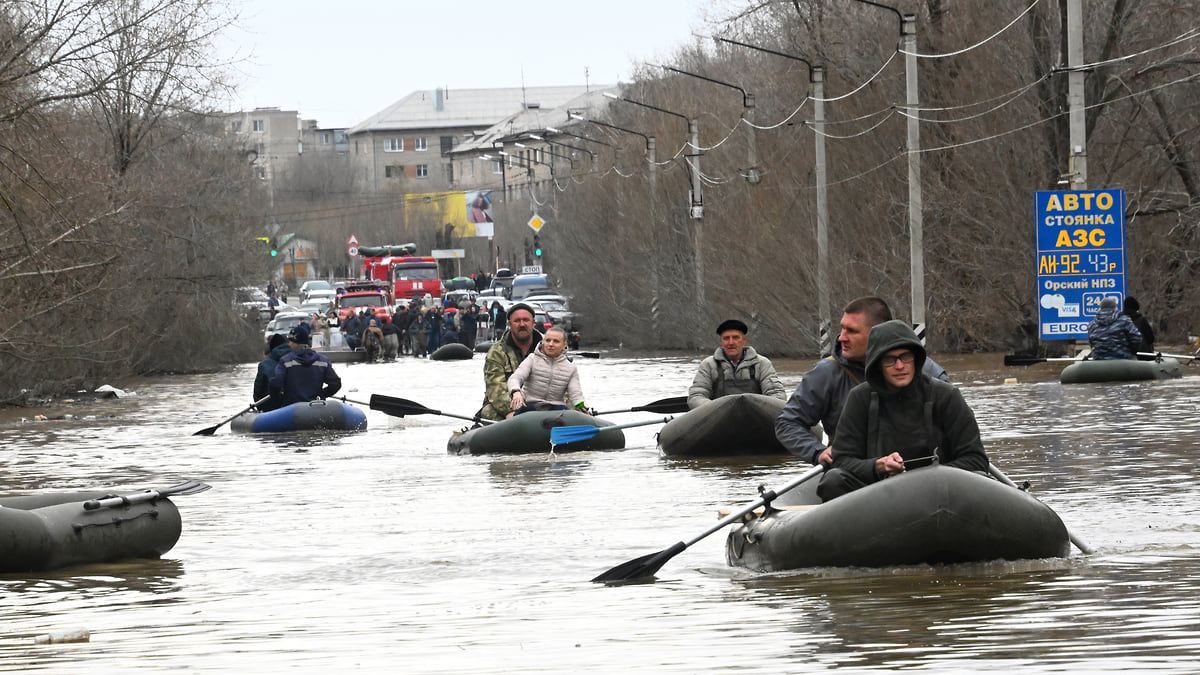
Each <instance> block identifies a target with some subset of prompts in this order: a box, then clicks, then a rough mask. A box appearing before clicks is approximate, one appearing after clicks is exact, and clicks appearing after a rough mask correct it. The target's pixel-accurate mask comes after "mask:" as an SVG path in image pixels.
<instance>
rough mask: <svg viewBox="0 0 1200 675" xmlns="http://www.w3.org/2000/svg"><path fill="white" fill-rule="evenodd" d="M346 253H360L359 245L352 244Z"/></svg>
mask: <svg viewBox="0 0 1200 675" xmlns="http://www.w3.org/2000/svg"><path fill="white" fill-rule="evenodd" d="M346 253H348V254H350V255H352V256H355V255H358V247H357V246H351V247H350V248H348V249H346Z"/></svg>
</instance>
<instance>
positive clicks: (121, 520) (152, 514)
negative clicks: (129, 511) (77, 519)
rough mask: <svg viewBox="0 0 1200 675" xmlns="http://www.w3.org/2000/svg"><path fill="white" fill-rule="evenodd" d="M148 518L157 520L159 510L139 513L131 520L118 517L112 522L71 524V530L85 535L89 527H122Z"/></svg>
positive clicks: (131, 517)
mask: <svg viewBox="0 0 1200 675" xmlns="http://www.w3.org/2000/svg"><path fill="white" fill-rule="evenodd" d="M146 516H149V517H150V518H155V519H157V518H158V509H152V510H150V511H143V512H142V513H139V514H137V515H136V516H130V517H129V518H121V517H118V516H114V517H113V518H112V519H111V520H106V521H102V522H96V523H71V529H72V530H74V531H75V534H83V531H84V530H85V529H87V528H89V527H105V526H108V525H112V526H114V527H120V526H121V525H122V524H123V523H129V522H132V521H135V520H137V519H138V518H143V517H146Z"/></svg>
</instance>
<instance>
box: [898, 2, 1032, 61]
mask: <svg viewBox="0 0 1200 675" xmlns="http://www.w3.org/2000/svg"><path fill="white" fill-rule="evenodd" d="M1039 2H1041V0H1033V3H1032V4H1030V5H1029V6H1028V7H1026V8H1025V11H1023V12H1021V13H1020V14H1018V15H1017V16H1016V17H1015V18H1014V19H1013V20H1012V21H1009V22H1008V24H1006V25H1005V26H1004V27H1003V28H1001V29H1000V30H998V31H996V32H995V33H992V34H991V35H989V36H987V37H986V38H984V39H982V40H980V41H979V42H976V43H975V44H973V45H971V46H970V47H964V48H962V49H960V50H958V51H955V52H946V53H944V54H918V53H916V52H906V51H904V50H903V49H898V50H896V51H897V52H899V53H901V54H904V55H905V56H915V57H917V58H918V59H944V58H949V57H951V56H960V55H962V54H966V53H967V52H969V51H972V50H975V49H979V48H980V47H982V46H983V45H985V44H987V43H989V42H991V41H992V40H995V39H996V38H997V37H999V36H1000V35H1001V34H1003V33H1004V31H1006V30H1008V29H1009V28H1012V27H1013V24H1015V23H1017V22H1018V21H1020V20H1021V19H1022V18H1024V16H1025V15H1026V14H1028V13H1029V12H1031V11H1033V8H1034V7H1036V6H1037V4H1038V3H1039Z"/></svg>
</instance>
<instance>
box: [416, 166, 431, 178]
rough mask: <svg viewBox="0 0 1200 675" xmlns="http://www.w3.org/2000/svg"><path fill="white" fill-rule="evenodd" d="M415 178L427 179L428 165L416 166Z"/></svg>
mask: <svg viewBox="0 0 1200 675" xmlns="http://www.w3.org/2000/svg"><path fill="white" fill-rule="evenodd" d="M417 178H429V165H428V164H418V165H417Z"/></svg>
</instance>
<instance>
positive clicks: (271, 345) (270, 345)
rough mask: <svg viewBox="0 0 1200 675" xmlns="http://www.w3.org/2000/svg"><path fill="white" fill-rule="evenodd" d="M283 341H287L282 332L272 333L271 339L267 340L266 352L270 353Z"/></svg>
mask: <svg viewBox="0 0 1200 675" xmlns="http://www.w3.org/2000/svg"><path fill="white" fill-rule="evenodd" d="M285 342H287V338H286V337H284V336H283V333H272V334H271V339H270V340H267V353H268V354H270V353H271V352H272V351H274V350H275V348H276V347H278V346H279V345H281V344H283V343H285Z"/></svg>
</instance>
